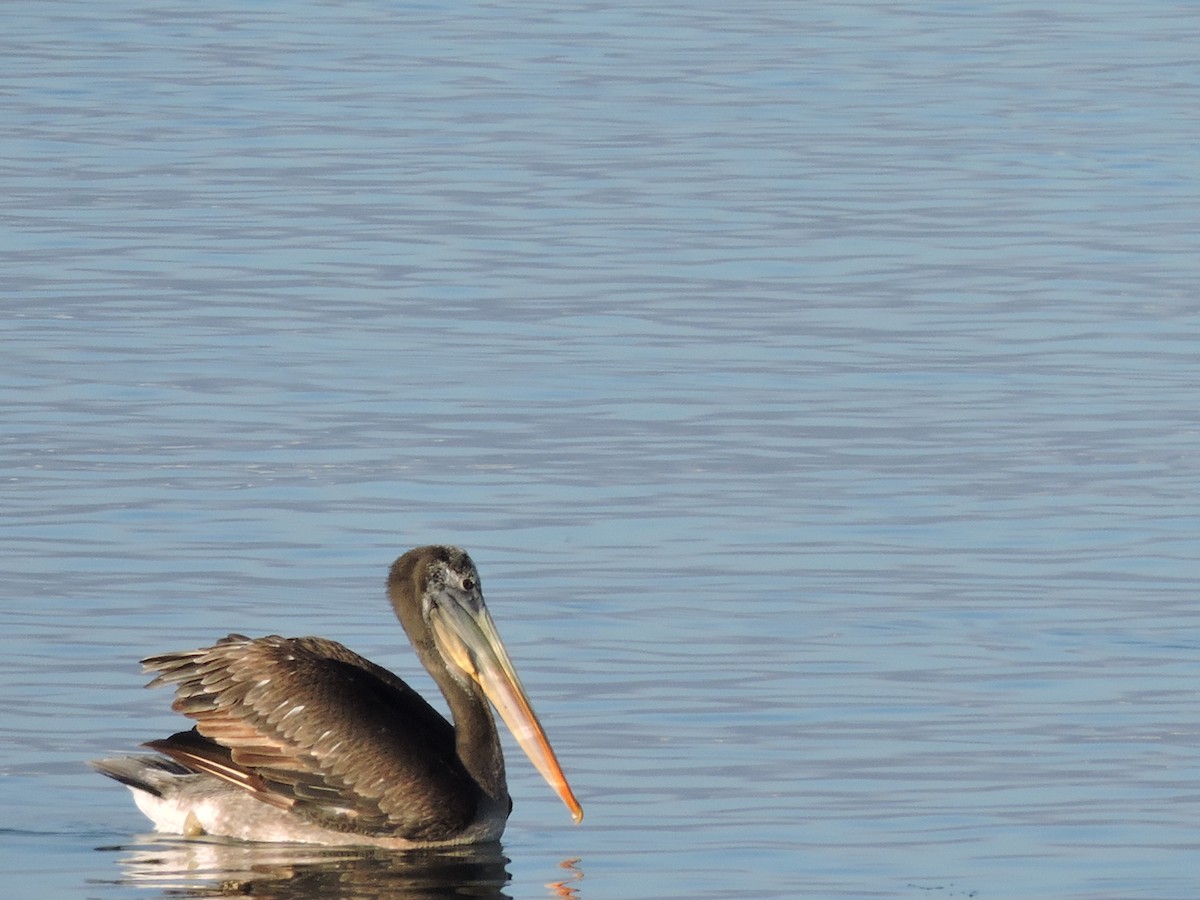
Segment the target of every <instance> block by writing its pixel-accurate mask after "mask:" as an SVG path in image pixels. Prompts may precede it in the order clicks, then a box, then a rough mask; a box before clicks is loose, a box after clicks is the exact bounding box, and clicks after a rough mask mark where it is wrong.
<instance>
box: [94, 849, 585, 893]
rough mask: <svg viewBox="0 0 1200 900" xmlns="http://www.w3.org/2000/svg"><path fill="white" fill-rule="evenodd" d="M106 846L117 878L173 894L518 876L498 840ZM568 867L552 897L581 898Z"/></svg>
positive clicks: (466, 889)
mask: <svg viewBox="0 0 1200 900" xmlns="http://www.w3.org/2000/svg"><path fill="white" fill-rule="evenodd" d="M99 849H100V850H101V851H113V852H117V853H120V854H121V855H120V859H119V865H120V868H121V877H120V878H119V879H117V881H118V883H120V884H122V885H129V886H134V887H139V888H157V889H159V890H160V891H162V894H163V896H166V897H269V898H280V900H284V898H286V900H293V898H295V900H302V898H341V900H385V898H386V900H410V898H411V900H415V898H434V897H472V898H508V897H509V895H508V894H506V893H505V892H504V887H505V886H506V885H507V884H508V883H509V881H510V878H511V876H510V875H509V872H508V870H507V868H506V867H507V865H508V862H509V860H508V857H506V856H505V855H504V853H503V849H502V848H501V846H500V845H499V844H491V845H485V846H479V847H465V848H452V849H444V850H416V851H403V852H401V851H387V850H378V849H374V848H369V847H366V848H342V847H339V848H324V847H310V846H304V845H297V844H291V845H263V844H243V843H236V842H225V841H216V840H213V841H209V840H195V839H182V838H180V839H174V838H170V837H164V836H162V835H150V836H146V837H143V838H139V839H137V840H136V841H135V842H133V843H130V844H124V845H120V846H115V847H101V848H99ZM564 869H566V870H567V871H566V872H564V876H565V877H564V881H563V882H561V883H557V884H552V885H548V886H547V896H551V897H576V896H578V895H577V892H576V891H575V889H574V888H572V887H570V886H569V884H568V882H570V881H572V880H574V879H576V878H579V877H582V876H581V875H580V874H579V872H578V869H577V868H575V861H569V862H567V863H564Z"/></svg>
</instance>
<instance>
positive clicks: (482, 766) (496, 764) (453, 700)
mask: <svg viewBox="0 0 1200 900" xmlns="http://www.w3.org/2000/svg"><path fill="white" fill-rule="evenodd" d="M434 678H435V679H436V680H437V682H438V687H440V688H441V689H442V693H443V694H444V695H445V697H446V702H447V703H448V704H449V705H450V715H451V716H452V717H453V719H454V745H455V749H456V750H457V751H458V758H459V759H460V760H462V763H463V765H464V766H465V767H466V769H467V771H468V772H469V773H470V774H471V777H472V778H474V779H475V780H476V781H477V782H479V784H480V786H481V787H482V788H483V789H484V790H485V791H486V792H487V793H488V794H489V795H491V796H492V797H493V798H495V799H497V800H503V799H506V798H507V797H508V785H507V782H506V781H505V777H504V753H503V751H502V750H501V749H500V734H499V733H498V732H497V730H496V720H495V719H494V718H493V717H492V708H491V706H490V705H489V704H488V700H487V698H486V697H485V696H484V695H483V691H481V690H480V689H479V687H478V686H476V685H475V684H473V683H472V684H469V685H463V684H462V683H461V682H459V681H457V680H456V679H455V678H454V677H453V676H451V675H450V673H449V672H447V671H446V670H445V669H443V670H442V671H441V672H439V673H436V674H434Z"/></svg>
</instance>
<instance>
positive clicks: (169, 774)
mask: <svg viewBox="0 0 1200 900" xmlns="http://www.w3.org/2000/svg"><path fill="white" fill-rule="evenodd" d="M88 765H89V766H91V767H92V768H93V769H95V770H96V771H97V772H99V773H100V774H101V775H107V776H108V777H109V778H114V779H116V780H117V781H119V782H121V784H124V785H128V786H129V787H131V788H135V789H137V790H139V791H145V792H146V793H147V794H153V795H154V796H155V797H162V796H163V795H164V793H165V792H166V791H167V789H168V788H169V787H170V786H171V785H172V784H174V779H176V778H178V777H179V776H180V775H191V774H194V773H193V772H192V770H190V769H188V768H186V767H184V766H181V765H180V764H179V763H177V762H175V761H174V760H170V759H164V758H163V757H161V756H110V757H108V758H107V759H93V760H89V761H88Z"/></svg>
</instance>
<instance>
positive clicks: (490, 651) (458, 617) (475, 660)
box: [430, 593, 583, 823]
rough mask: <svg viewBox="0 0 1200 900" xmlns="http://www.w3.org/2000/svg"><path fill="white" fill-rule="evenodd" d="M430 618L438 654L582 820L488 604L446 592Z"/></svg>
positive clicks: (575, 816) (581, 809)
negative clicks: (470, 684)
mask: <svg viewBox="0 0 1200 900" xmlns="http://www.w3.org/2000/svg"><path fill="white" fill-rule="evenodd" d="M430 623H431V625H432V629H433V636H434V640H435V641H436V642H437V644H438V647H439V649H440V650H441V651H442V655H443V656H445V657H446V658H447V659H449V660H452V661H453V662H454V664H455V665H457V666H458V667H459V668H461V669H462V670H463V671H464V672H466V673H467V674H468V675H470V676H471V678H473V679H474V680H475V682H476V683H477V684H478V685H479V686H480V687H481V688H482V689H483V692H484V694H486V695H487V698H488V699H489V700H490V701H492V704H493V705H494V706H495V707H496V709H497V710H498V711H499V713H500V717H501V718H502V719H504V723H505V724H506V725H507V726H508V729H509V731H511V732H512V733H513V737H515V738H516V739H517V743H518V744H520V745H521V749H522V750H524V751H525V755H526V756H528V757H529V760H530V762H532V763H533V764H534V766H536V767H537V770H538V771H539V772H541V773H542V777H543V778H545V779H546V783H547V784H549V785H550V787H552V788H553V789H554V792H555V793H556V794H558V796H559V797H560V798H561V799H562V802H563V803H565V804H566V805H567V809H569V810H571V816H572V818H574V819H575V822H576V823H578V822H580V821H582V819H583V807H581V806H580V805H579V801H578V800H576V799H575V795H574V794H573V793H572V792H571V786H570V785H569V784H567V777H566V776H565V775H563V771H562V768H561V767H560V766H559V764H558V759H557V757H555V755H554V750H553V749H552V748H551V746H550V741H549V740H548V739H547V737H546V732H545V731H543V730H542V724H541V723H540V722H539V721H538V718H537V716H536V715H535V714H534V712H533V707H532V706H531V705H530V703H529V698H528V697H527V696H526V695H525V688H523V687H522V686H521V679H520V678H518V677H517V670H516V669H514V668H513V664H512V660H510V659H509V658H508V651H507V650H505V649H504V644H503V643H502V642H501V640H500V634H499V633H498V632H497V631H496V624H495V623H494V622H493V621H492V617H491V614H490V613H488V611H487V607H486V606H484V605H483V604H482V603H481V604H480V605H479V608H478V609H477V610H472V609H470V608H468V607H467V606H466V605H465V604H463V603H462V602H460V601H459V599H458V598H457V597H454V596H452V595H450V594H449V593H445V594H443V595H442V596H441V597H440V598H439V603H438V604H437V608H436V609H435V611H434V613H433V615H431V617H430Z"/></svg>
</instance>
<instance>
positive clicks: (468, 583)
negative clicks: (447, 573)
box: [463, 578, 475, 591]
mask: <svg viewBox="0 0 1200 900" xmlns="http://www.w3.org/2000/svg"><path fill="white" fill-rule="evenodd" d="M463 590H464V591H473V590H475V579H474V578H464V579H463Z"/></svg>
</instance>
